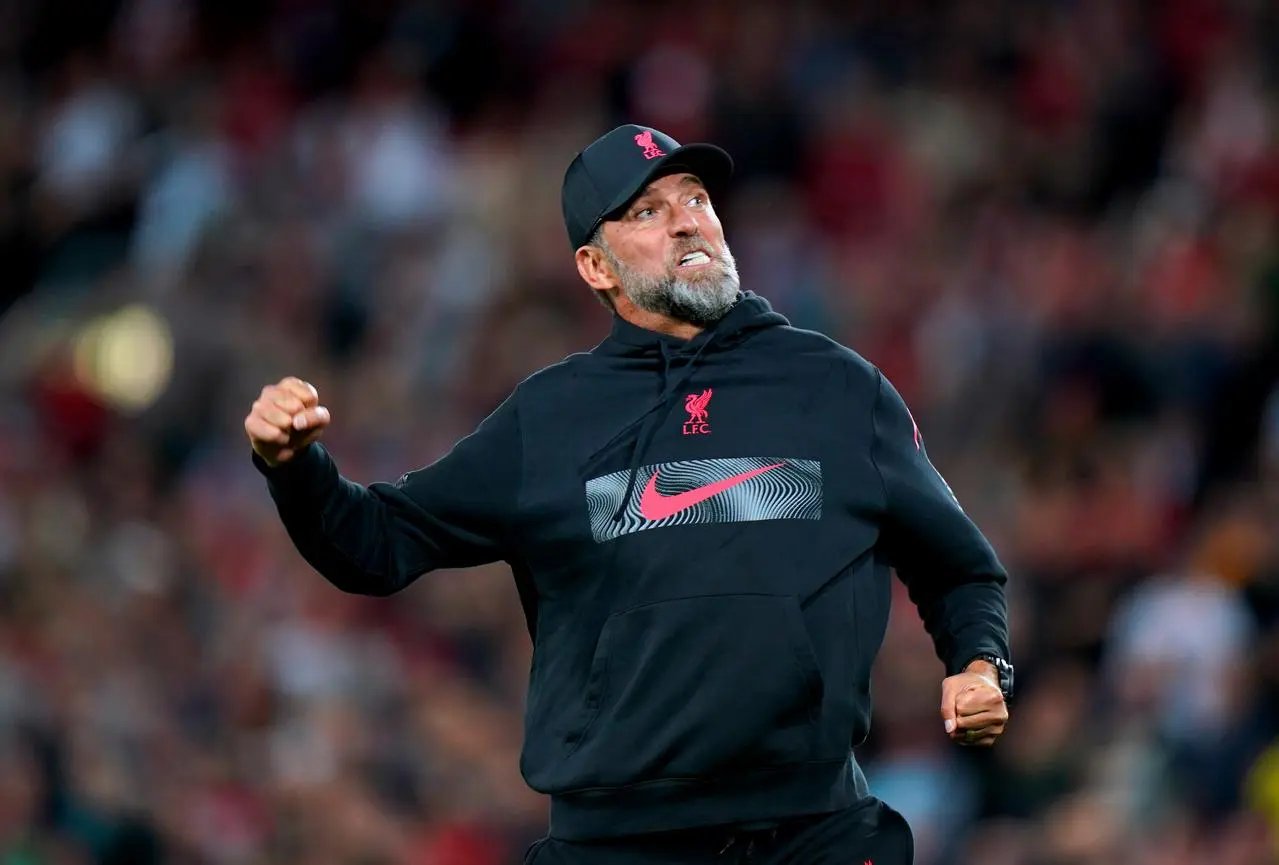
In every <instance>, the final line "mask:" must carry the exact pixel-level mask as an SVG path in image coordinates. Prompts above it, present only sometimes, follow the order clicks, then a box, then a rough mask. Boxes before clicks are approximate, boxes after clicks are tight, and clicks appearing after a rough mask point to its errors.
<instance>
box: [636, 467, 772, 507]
mask: <svg viewBox="0 0 1279 865" xmlns="http://www.w3.org/2000/svg"><path fill="white" fill-rule="evenodd" d="M782 465H785V463H773V464H772V465H771V466H762V467H760V468H757V469H751V470H750V471H748V472H742V473H741V474H740V475H733V476H732V477H731V478H724V480H722V481H715V483H713V484H707V485H706V486H704V487H696V488H694V489H691V490H687V491H685V492H682V493H676V494H675V495H673V496H664V495H662V494H661V493H659V492H658V491H657V476H658V475H659V474H660V473H661V469H658V470H657V471H655V472H653V476H652V477H651V478H649V479H648V485H647V486H646V487H644V494H643V495H642V496H640V516H642V517H643V518H644V519H646V520H664V519H666V518H667V517H673V516H675V515H676V514H678V513H679V512H680V511H686V510H688V509H689V508H691V507H692V506H693V505H696V504H700V503H701V502H704V501H706V500H707V499H709V498H711V497H712V496H717V495H719V494H720V493H722V492H724V491H725V490H731V489H732V488H733V487H735V486H737V485H738V484H744V483H746V482H747V481H748V480H750V479H751V478H753V477H758V476H759V475H762V474H763V473H764V472H771V471H772V470H773V469H775V468H777V467H778V466H782Z"/></svg>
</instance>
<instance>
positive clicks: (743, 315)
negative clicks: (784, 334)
mask: <svg viewBox="0 0 1279 865" xmlns="http://www.w3.org/2000/svg"><path fill="white" fill-rule="evenodd" d="M789 324H790V322H789V321H788V320H787V319H786V316H784V315H782V314H781V313H779V312H774V311H773V307H772V305H770V304H769V302H768V301H767V300H766V299H764V298H763V297H760V296H759V295H758V294H755V292H753V291H744V292H741V293H740V294H738V296H737V301H736V302H735V303H734V304H733V305H732V306H731V307H730V308H729V310H728V312H726V313H724V315H723V317H721V318H720V320H719V321H717V322H715V323H714V324H712V325H711V326H710V327H708V328H706V329H705V330H703V331H702V332H701V333H699V334H697V336H695V337H693V338H692V339H680V338H679V337H677V336H670V335H669V334H665V333H658V332H657V331H654V330H648V329H647V328H643V327H639V326H638V325H634V324H631V323H630V322H629V321H627V320H626V319H624V318H622V317H621V316H619V315H614V316H613V329H612V332H611V333H609V335H608V338H607V339H605V340H604V342H602V343H601V344H600V345H599V346H597V347H596V348H595V350H594V352H593V353H595V354H600V355H606V356H607V355H626V356H631V357H634V356H637V355H643V354H647V353H649V352H657V351H660V350H661V349H660V346H662V345H665V346H666V347H667V348H666V350H667V351H668V352H673V353H674V354H676V355H685V354H696V353H697V352H699V351H700V350H701V349H702V348H703V347H705V346H707V345H709V344H710V343H712V342H714V343H715V344H716V345H717V347H718V348H720V349H723V348H727V347H728V346H729V345H732V344H734V343H735V342H736V341H738V340H739V339H741V338H743V337H745V336H746V335H748V334H750V333H751V332H753V331H756V330H762V329H764V328H769V327H779V326H785V325H789Z"/></svg>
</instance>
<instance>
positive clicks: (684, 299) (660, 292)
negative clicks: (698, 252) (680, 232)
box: [601, 245, 741, 327]
mask: <svg viewBox="0 0 1279 865" xmlns="http://www.w3.org/2000/svg"><path fill="white" fill-rule="evenodd" d="M601 248H602V249H603V251H604V255H605V257H606V258H607V259H608V262H609V264H610V265H611V266H612V268H613V271H614V272H615V273H616V274H617V278H618V279H619V280H620V281H621V283H622V293H623V294H625V295H626V297H627V298H628V299H629V300H630V301H631V303H633V304H635V305H636V306H637V307H639V308H640V309H642V310H644V311H645V312H651V313H655V314H657V315H662V316H666V317H667V318H672V319H675V320H676V321H682V322H686V323H688V324H691V325H694V326H696V327H706V326H707V325H710V324H714V323H715V322H717V321H719V320H720V319H721V318H723V317H724V314H725V313H727V312H728V311H729V310H730V309H732V307H733V304H734V303H736V302H737V294H738V292H739V290H740V289H741V278H740V277H739V276H738V274H737V261H736V260H735V259H734V258H733V254H732V253H731V252H729V250H728V246H727V245H725V246H724V248H723V251H722V252H721V253H720V255H719V257H718V259H717V260H716V261H715V266H714V267H713V268H711V269H710V270H705V271H702V272H701V273H699V274H697V276H695V277H694V278H693V279H691V280H686V279H680V278H678V277H676V276H674V275H672V274H667V275H665V276H650V275H649V274H647V273H641V272H639V271H637V270H635V269H633V268H631V267H629V266H627V265H626V264H624V263H622V262H621V261H620V260H618V259H617V258H616V257H615V256H614V255H613V251H612V250H611V249H609V248H608V247H607V246H606V245H602V246H601Z"/></svg>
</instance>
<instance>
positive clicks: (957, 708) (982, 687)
mask: <svg viewBox="0 0 1279 865" xmlns="http://www.w3.org/2000/svg"><path fill="white" fill-rule="evenodd" d="M941 716H942V719H943V720H944V722H945V725H946V734H947V735H948V736H949V737H950V739H951V741H952V742H958V743H959V744H961V745H969V746H972V745H976V746H979V747H989V746H991V745H993V744H995V740H996V739H998V738H999V737H1000V736H1001V735H1002V734H1003V732H1004V727H1005V725H1006V724H1007V723H1008V706H1007V705H1006V704H1005V702H1004V694H1003V692H1002V691H1001V690H999V671H998V670H996V669H995V668H994V666H993V665H992V664H990V663H988V662H986V661H973V663H971V664H969V665H968V669H967V670H965V671H964V672H962V673H960V674H959V675H957V676H951V677H949V678H948V679H946V680H945V681H943V682H942V691H941Z"/></svg>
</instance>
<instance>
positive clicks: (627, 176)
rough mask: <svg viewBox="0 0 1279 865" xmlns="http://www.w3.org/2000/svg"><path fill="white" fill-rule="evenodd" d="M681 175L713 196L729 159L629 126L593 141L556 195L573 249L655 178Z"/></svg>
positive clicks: (645, 128) (721, 152)
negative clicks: (696, 179) (698, 181)
mask: <svg viewBox="0 0 1279 865" xmlns="http://www.w3.org/2000/svg"><path fill="white" fill-rule="evenodd" d="M680 171H687V172H689V173H690V174H696V175H697V176H698V177H699V178H701V181H702V183H704V184H706V189H707V191H708V192H710V193H711V194H712V195H714V194H716V193H717V192H718V191H719V190H720V189H722V188H723V187H724V185H725V184H726V183H727V182H728V178H729V177H730V176H731V175H732V173H733V159H732V157H731V156H729V155H728V153H727V152H725V151H724V150H723V149H721V148H719V147H716V146H715V145H713V144H680V143H679V142H678V141H676V140H675V139H674V138H671V137H670V136H669V135H667V134H666V133H665V132H659V131H658V130H656V129H652V128H650V127H648V126H636V125H635V124H632V123H628V124H626V125H625V126H619V127H617V128H616V129H614V130H612V131H611V132H608V133H605V134H604V135H601V136H600V137H599V138H597V139H595V141H593V142H591V144H590V146H588V147H587V148H586V149H585V150H583V151H582V152H581V153H579V154H577V156H576V157H574V158H573V161H572V162H571V163H570V164H569V166H568V171H566V172H565V173H564V185H563V187H562V189H561V190H560V205H561V207H563V209H564V227H565V228H567V229H568V239H569V242H570V243H572V244H573V248H574V249H577V248H578V247H580V246H582V245H583V244H584V243H586V242H587V241H588V240H590V239H591V235H592V234H594V233H595V229H596V228H598V227H599V225H600V223H601V222H604V221H605V220H606V219H610V218H611V217H613V216H614V215H616V214H617V212H618V211H620V210H622V209H623V208H625V207H626V205H628V204H630V203H631V201H633V200H634V199H635V197H636V196H637V195H639V194H640V193H641V192H643V191H644V188H645V187H647V186H648V185H649V184H650V183H652V182H653V181H654V180H656V179H657V178H658V177H662V176H664V175H667V174H674V173H676V172H680Z"/></svg>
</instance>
